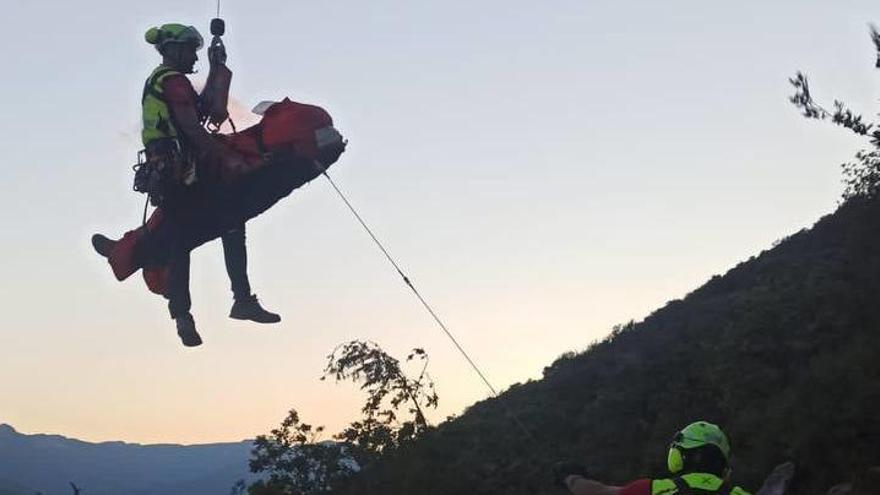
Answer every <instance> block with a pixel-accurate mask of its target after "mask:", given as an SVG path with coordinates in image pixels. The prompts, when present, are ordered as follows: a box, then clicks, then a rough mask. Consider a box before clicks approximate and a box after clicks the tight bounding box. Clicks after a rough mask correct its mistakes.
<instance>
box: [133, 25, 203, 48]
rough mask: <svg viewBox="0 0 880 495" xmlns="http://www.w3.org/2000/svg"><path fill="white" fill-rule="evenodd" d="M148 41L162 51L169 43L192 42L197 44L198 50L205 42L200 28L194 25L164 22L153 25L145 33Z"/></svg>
mask: <svg viewBox="0 0 880 495" xmlns="http://www.w3.org/2000/svg"><path fill="white" fill-rule="evenodd" d="M144 39H145V40H147V43H149V44H151V45H155V46H156V50H159V51H160V52H161V51H162V48H163V47H164V46H165V45H167V44H168V43H191V44H193V45H195V47H196V50H198V49H199V48H201V47H202V45H204V44H205V40H204V39H202V35H201V34H199V30H198V29H196V28H194V27H192V26H184V25H183V24H174V23H172V24H163V25H162V26H160V27H151V28H150V29H148V30H147V32H146V33H145V34H144Z"/></svg>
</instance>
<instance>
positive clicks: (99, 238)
mask: <svg viewBox="0 0 880 495" xmlns="http://www.w3.org/2000/svg"><path fill="white" fill-rule="evenodd" d="M116 242H117V241H114V240H113V239H110V238H109V237H107V236H105V235H102V234H95V235H93V236H92V247H93V248H95V251H97V252H98V254H100V255H101V256H103V257H105V258H109V257H110V253H112V252H113V248H114V247H115V246H116Z"/></svg>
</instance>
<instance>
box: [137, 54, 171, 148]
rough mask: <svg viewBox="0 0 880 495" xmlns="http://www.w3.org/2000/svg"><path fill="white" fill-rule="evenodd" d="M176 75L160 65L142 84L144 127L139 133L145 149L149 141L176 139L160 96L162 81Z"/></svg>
mask: <svg viewBox="0 0 880 495" xmlns="http://www.w3.org/2000/svg"><path fill="white" fill-rule="evenodd" d="M178 74H180V72H177V71H175V70H174V69H172V68H170V67H167V66H164V65H160V66H159V67H157V68H156V69H155V70H154V71H153V73H152V74H150V77H149V78H147V82H146V83H144V92H143V95H142V96H141V107H142V109H143V126H144V127H143V130H142V131H141V140H142V141H143V143H144V146H145V147H146V146H147V144H148V143H150V142H151V141H155V140H158V139H167V138H175V137H177V129H175V127H174V123H173V122H172V121H171V111H170V110H169V108H168V105H167V104H166V103H165V100H164V98H163V95H162V81H163V80H165V78H166V77H168V76H173V75H178Z"/></svg>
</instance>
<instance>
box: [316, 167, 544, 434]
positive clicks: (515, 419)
mask: <svg viewBox="0 0 880 495" xmlns="http://www.w3.org/2000/svg"><path fill="white" fill-rule="evenodd" d="M315 166H317V167H318V169H319V170H320V171H321V174H323V175H324V177H325V178H326V179H327V181H328V182H329V183H330V185H331V186H332V187H333V189H334V190H335V191H336V194H338V195H339V197H340V198H341V199H342V201H343V202H344V203H345V206H347V207H348V209H349V210H350V211H351V213H352V215H354V217H355V218H356V219H357V221H358V222H359V223H360V224H361V227H363V228H364V230H366V231H367V234H369V235H370V238H372V239H373V242H374V243H375V244H376V246H378V247H379V249H380V250H381V251H382V254H384V255H385V259H387V260H388V262H389V263H391V266H393V267H394V269H395V270H397V273H398V274H399V275H400V277H401V278H402V279H403V282H404V283H405V284H406V285H407V287H409V288H410V290H412V292H413V294H415V295H416V297H417V298H418V300H419V302H421V303H422V306H424V307H425V309H426V310H427V311H428V313H429V314H430V315H431V317H432V318H433V319H434V321H435V322H437V325H438V326H439V327H440V328H441V329H442V330H443V332H444V333H445V334H446V336H447V337H449V340H451V341H452V343H453V344H454V345H455V347H456V349H458V352H460V353H461V355H462V356H464V358H465V360H467V362H468V364H470V365H471V368H473V369H474V371H475V372H476V373H477V375H479V377H480V379H481V380H482V381H483V383H484V384H486V387H488V389H489V391H490V392H492V397H494V398H496V399H497V398H498V391H497V390H496V389H495V387H493V386H492V383H490V382H489V380H488V379H487V378H486V375H485V374H484V373H483V372H482V370H480V367H479V366H477V363H475V362H474V360H473V359H471V357H470V355H468V353H467V351H465V350H464V348H463V347H462V346H461V344H459V342H458V339H456V338H455V336H454V335H452V332H451V331H450V330H449V328H448V327H447V326H446V324H445V323H443V320H441V319H440V317H439V316H438V315H437V312H436V311H434V308H432V307H431V305H430V304H428V301H426V300H425V298H424V297H423V296H422V294H421V293H420V292H419V291H418V289H416V287H415V285H414V284H413V283H412V281H411V280H410V278H409V277H408V276H406V274H405V273H404V272H403V270H402V269H401V268H400V265H399V264H398V263H397V261H395V259H394V258H393V257H392V256H391V254H390V253H389V252H388V250H387V249H386V248H385V246H384V245H383V244H382V242H381V241H379V238H378V237H376V234H374V233H373V230H372V229H370V227H369V226H368V225H367V223H366V222H365V221H364V219H363V217H361V215H360V214H359V213H358V211H357V210H356V209H355V207H354V206H353V205H352V204H351V202H350V201H349V200H348V198H347V197H346V196H345V194H343V193H342V190H340V189H339V187H338V186H337V185H336V182H334V181H333V179H332V178H330V175H329V174H328V173H327V169H326V167H324V166H323V165H322V164H320V163H319V162H317V161H316V162H315ZM501 404H502V406H503V407H504V409H505V410H506V412H507V414H508V415H509V416H510V418H511V419H512V420H513V422H514V423H516V425H517V426H518V427H519V429H520V430H522V432H523V434H525V436H526V437H527V438H528V439H529V440H530V441H532V442H534V443H535V444H537V443H538V441H537V439H536V438H535V436H534V435H532V433H531V431H529V429H528V428H526V426H525V425H524V424H523V423H522V421H520V419H519V417H518V416H517V415H516V414H515V413H514V412H513V410H512V409H511V408H510V406H508V405H506V404H504V403H503V402H501Z"/></svg>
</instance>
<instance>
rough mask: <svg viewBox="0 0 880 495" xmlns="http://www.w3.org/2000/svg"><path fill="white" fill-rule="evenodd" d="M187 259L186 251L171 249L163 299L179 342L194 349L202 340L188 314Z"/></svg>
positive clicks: (189, 302) (188, 257) (188, 255)
mask: <svg viewBox="0 0 880 495" xmlns="http://www.w3.org/2000/svg"><path fill="white" fill-rule="evenodd" d="M189 259H190V253H189V250H188V249H184V248H177V247H175V248H174V249H172V251H171V259H170V262H169V264H168V288H167V292H166V293H165V297H166V298H167V299H168V311H169V312H170V313H171V318H173V319H174V323H175V324H176V325H177V335H178V336H179V337H180V341H181V342H182V343H183V345H185V346H187V347H196V346H198V345H201V344H202V338H201V337H200V336H199V333H198V332H197V331H196V322H195V321H194V320H193V317H192V314H190V312H189V310H190V307H191V306H192V300H191V299H190V295H189Z"/></svg>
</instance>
